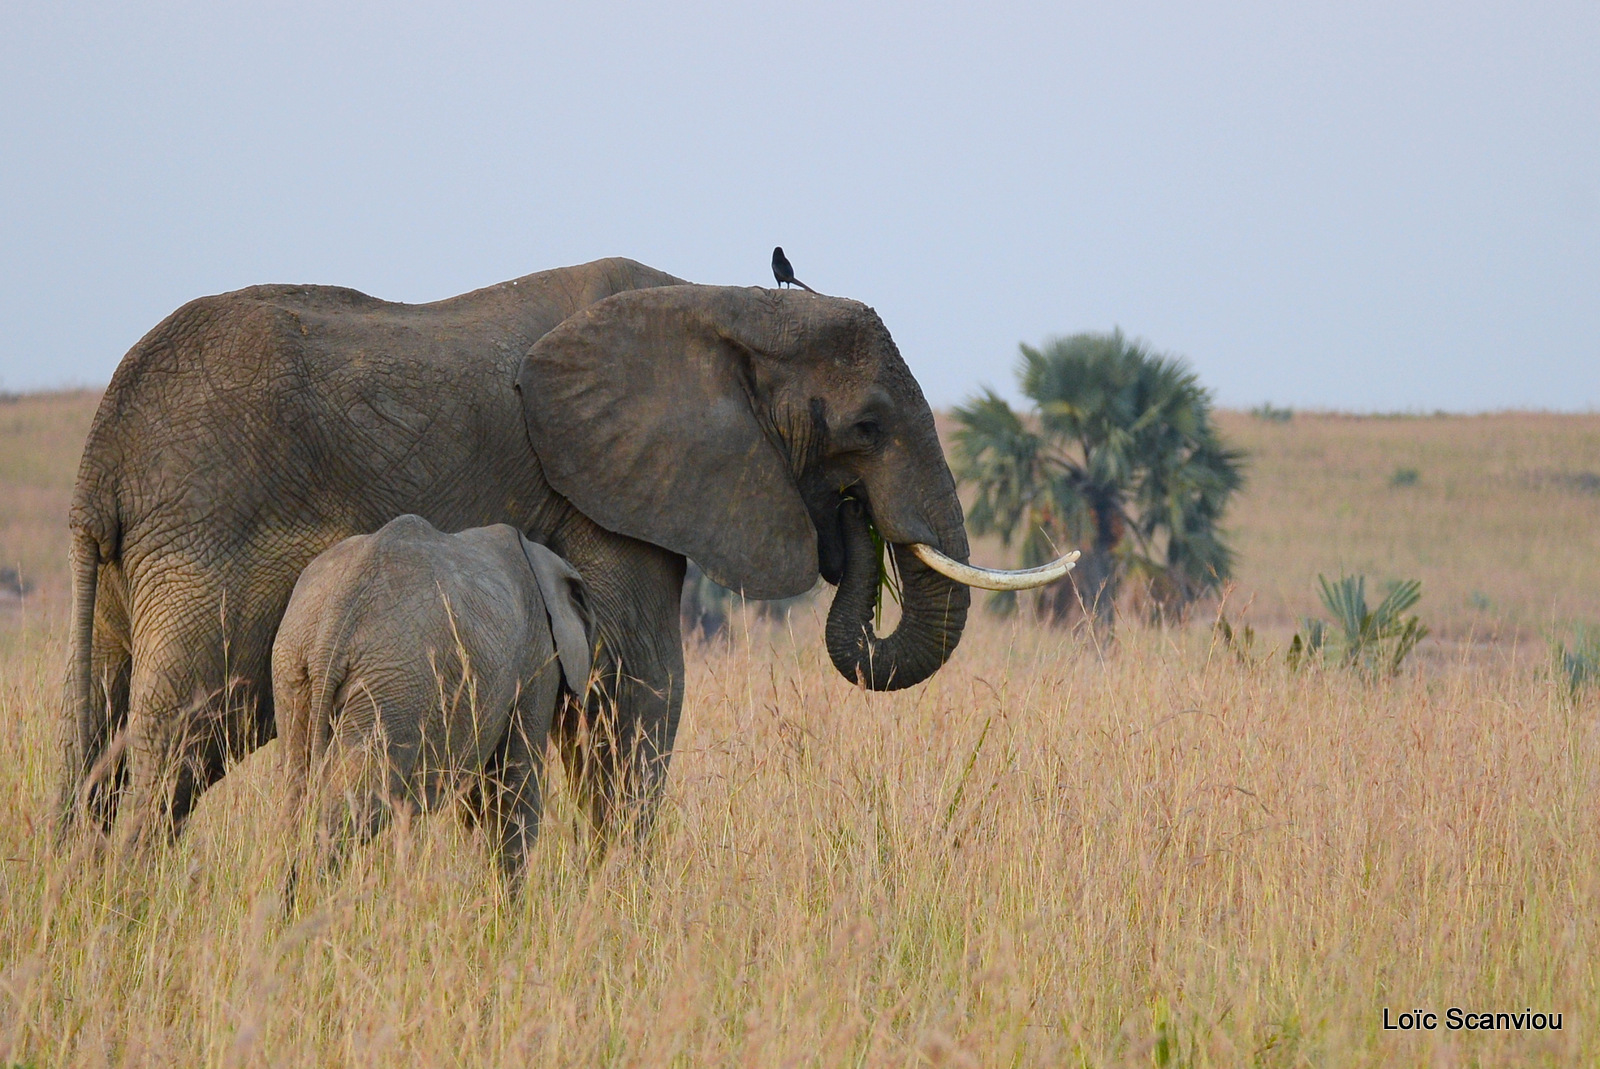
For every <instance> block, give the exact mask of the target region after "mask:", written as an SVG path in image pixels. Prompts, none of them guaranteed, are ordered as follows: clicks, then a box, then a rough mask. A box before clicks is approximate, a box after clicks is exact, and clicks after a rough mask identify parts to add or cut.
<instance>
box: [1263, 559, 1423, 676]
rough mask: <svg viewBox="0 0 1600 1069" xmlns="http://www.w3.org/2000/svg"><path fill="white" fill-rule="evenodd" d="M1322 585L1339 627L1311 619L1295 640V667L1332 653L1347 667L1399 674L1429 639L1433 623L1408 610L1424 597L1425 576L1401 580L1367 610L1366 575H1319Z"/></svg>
mask: <svg viewBox="0 0 1600 1069" xmlns="http://www.w3.org/2000/svg"><path fill="white" fill-rule="evenodd" d="M1317 583H1318V584H1319V585H1320V586H1321V588H1322V589H1321V592H1320V593H1321V596H1322V605H1323V608H1325V609H1327V610H1328V614H1329V615H1330V616H1331V617H1333V621H1332V622H1333V627H1332V628H1331V629H1330V628H1329V626H1328V624H1327V622H1325V621H1323V620H1317V619H1308V620H1307V621H1306V622H1305V626H1304V627H1303V628H1302V630H1301V631H1299V632H1296V634H1295V636H1294V638H1293V639H1292V640H1290V642H1289V666H1290V667H1291V668H1298V667H1299V666H1300V665H1301V664H1302V663H1304V662H1305V661H1306V660H1307V659H1309V658H1311V657H1315V656H1320V655H1322V654H1323V653H1324V651H1329V652H1335V653H1337V655H1338V657H1339V660H1340V663H1342V664H1343V665H1344V666H1345V667H1347V668H1355V669H1358V670H1360V671H1362V672H1365V673H1367V674H1374V675H1375V674H1377V673H1379V672H1384V673H1387V674H1388V675H1396V674H1398V673H1399V671H1400V666H1401V664H1402V663H1404V661H1405V659H1406V657H1407V656H1409V655H1410V653H1411V651H1412V650H1414V649H1416V648H1417V644H1418V643H1420V642H1421V641H1422V640H1423V639H1424V638H1427V637H1428V625H1427V624H1425V623H1423V622H1422V621H1421V620H1420V619H1418V618H1417V617H1416V616H1414V615H1407V612H1406V610H1408V609H1410V608H1411V607H1412V606H1413V605H1415V604H1416V603H1417V602H1418V601H1420V600H1422V581H1421V580H1420V579H1407V580H1406V581H1405V582H1403V583H1396V584H1395V585H1394V588H1393V589H1392V590H1390V591H1389V594H1388V596H1387V597H1385V598H1384V599H1383V601H1381V602H1379V603H1378V607H1377V608H1375V609H1371V610H1369V609H1368V608H1367V589H1366V588H1367V578H1366V576H1364V575H1346V576H1341V577H1340V578H1339V579H1338V580H1336V581H1334V582H1329V581H1328V579H1327V577H1326V576H1322V575H1319V576H1317ZM1330 647H1332V649H1331V650H1330V649H1329V648H1330Z"/></svg>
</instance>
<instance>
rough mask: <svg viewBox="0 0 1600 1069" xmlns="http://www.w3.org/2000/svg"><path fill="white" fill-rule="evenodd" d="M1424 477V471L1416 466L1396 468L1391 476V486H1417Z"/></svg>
mask: <svg viewBox="0 0 1600 1069" xmlns="http://www.w3.org/2000/svg"><path fill="white" fill-rule="evenodd" d="M1421 479H1422V473H1421V472H1420V471H1418V470H1417V469H1416V468H1396V469H1394V474H1393V475H1391V476H1389V485H1390V486H1415V485H1417V483H1418V482H1419V481H1421Z"/></svg>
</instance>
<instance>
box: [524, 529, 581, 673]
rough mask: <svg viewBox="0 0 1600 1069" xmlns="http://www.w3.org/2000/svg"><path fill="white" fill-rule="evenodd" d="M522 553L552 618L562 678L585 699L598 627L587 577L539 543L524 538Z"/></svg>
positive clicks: (551, 630) (551, 626)
mask: <svg viewBox="0 0 1600 1069" xmlns="http://www.w3.org/2000/svg"><path fill="white" fill-rule="evenodd" d="M522 552H523V553H524V554H526V555H527V558H528V563H529V564H530V565H531V566H532V567H533V575H534V578H535V579H537V580H538V581H539V593H540V594H542V595H543V596H544V608H545V611H546V612H547V613H549V614H550V634H551V637H552V638H554V639H555V643H556V657H557V658H558V659H559V660H560V661H561V674H562V675H563V676H565V677H566V679H567V688H568V689H569V690H571V691H572V692H573V693H574V694H577V695H580V696H581V695H582V694H583V693H584V691H585V689H586V688H587V687H588V685H589V658H590V648H589V636H590V634H591V633H592V632H593V627H594V623H593V617H592V616H591V615H590V613H589V595H588V591H587V589H585V587H584V585H583V576H581V575H579V574H578V569H576V568H574V567H573V566H572V565H570V564H568V563H567V562H566V561H564V560H562V559H561V558H560V557H558V556H556V554H555V553H553V552H551V551H550V550H549V549H547V548H545V547H544V546H541V545H540V544H539V543H537V542H530V541H528V540H527V539H526V538H523V539H522Z"/></svg>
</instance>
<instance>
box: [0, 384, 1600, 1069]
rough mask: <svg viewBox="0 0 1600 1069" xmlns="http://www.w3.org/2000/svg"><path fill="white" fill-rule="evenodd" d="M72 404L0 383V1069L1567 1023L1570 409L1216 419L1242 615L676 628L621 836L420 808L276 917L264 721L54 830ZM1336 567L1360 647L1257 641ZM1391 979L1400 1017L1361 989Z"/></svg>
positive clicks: (994, 1053)
mask: <svg viewBox="0 0 1600 1069" xmlns="http://www.w3.org/2000/svg"><path fill="white" fill-rule="evenodd" d="M92 405H93V398H92V396H89V395H67V396H52V397H42V398H27V399H23V400H21V401H17V402H11V403H9V404H5V405H0V510H3V511H0V558H3V560H5V561H11V560H15V561H17V562H20V564H21V565H22V571H23V573H24V576H25V577H31V579H32V581H33V582H34V584H35V586H36V590H35V593H34V594H33V595H31V596H30V597H29V598H28V599H27V600H26V601H25V602H24V603H23V605H22V606H20V607H19V606H15V605H13V606H10V607H0V812H4V813H6V814H8V815H9V819H8V820H6V821H5V822H3V824H0V1066H6V1065H10V1064H21V1065H30V1066H53V1065H80V1064H82V1065H100V1064H110V1065H173V1064H186V1065H202V1064H203V1065H213V1064H214V1065H262V1066H269V1065H270V1066H277V1065H285V1064H318V1065H323V1064H354V1065H373V1066H388V1065H395V1064H423V1065H434V1064H445V1065H479V1064H484V1065H495V1064H505V1065H528V1064H538V1065H574V1066H579V1065H583V1066H587V1065H596V1064H600V1065H640V1066H654V1065H674V1064H676V1065H686V1066H687V1065H717V1064H728V1065H752V1066H767V1065H816V1066H835V1065H864V1066H877V1065H897V1066H914V1065H930V1064H931V1065H978V1066H988V1065H1039V1066H1057V1065H1073V1064H1086V1065H1172V1066H1179V1065H1218V1066H1231V1065H1245V1064H1255V1065H1373V1066H1380V1065H1396V1064H1400V1065H1405V1064H1414V1065H1441V1064H1442V1065H1511V1064H1548V1065H1573V1064H1580V1065H1586V1064H1594V1063H1595V1062H1596V1061H1600V1031H1597V1025H1600V970H1597V961H1600V958H1597V954H1596V950H1597V949H1600V946H1597V944H1600V822H1597V821H1596V820H1595V814H1596V807H1597V803H1600V700H1597V696H1596V695H1595V694H1594V693H1593V692H1590V693H1588V694H1585V695H1583V696H1581V697H1580V700H1579V701H1578V702H1576V703H1574V702H1571V701H1568V700H1567V697H1566V695H1565V693H1564V692H1563V691H1562V690H1561V688H1559V687H1558V686H1557V684H1556V682H1555V681H1554V680H1553V679H1552V677H1551V674H1550V672H1549V667H1548V666H1549V653H1548V649H1547V645H1546V642H1547V638H1548V636H1549V635H1551V634H1556V633H1559V632H1560V631H1561V629H1562V628H1565V627H1567V626H1569V625H1571V624H1573V623H1578V622H1584V621H1588V622H1594V623H1600V541H1597V539H1600V535H1597V533H1596V532H1597V528H1600V523H1597V521H1600V494H1596V493H1593V492H1591V490H1590V489H1589V480H1587V479H1586V478H1585V477H1584V476H1585V475H1586V474H1593V473H1596V472H1600V417H1594V416H1545V415H1520V414H1513V415H1500V416H1484V417H1427V418H1405V419H1376V418H1368V419H1353V418H1346V417H1336V416H1305V415H1301V416H1297V417H1296V418H1295V419H1294V420H1293V421H1291V422H1289V423H1286V424H1278V423H1266V422H1262V421H1257V420H1253V419H1251V418H1249V417H1246V416H1242V415H1241V416H1232V415H1230V416H1228V417H1227V418H1226V426H1227V429H1228V431H1229V433H1231V434H1232V435H1234V437H1235V439H1236V440H1237V441H1238V442H1239V443H1240V444H1243V445H1245V446H1246V447H1248V448H1249V449H1250V450H1251V451H1252V455H1253V459H1252V468H1251V472H1252V482H1251V484H1250V487H1249V490H1248V492H1247V493H1246V494H1245V496H1244V497H1243V499H1242V500H1241V501H1240V502H1239V505H1238V507H1237V509H1236V511H1235V512H1234V514H1233V516H1232V517H1231V522H1232V524H1233V527H1234V530H1235V535H1236V540H1237V545H1238V546H1239V548H1240V551H1241V568H1240V576H1239V580H1238V584H1237V588H1236V589H1235V590H1234V591H1233V592H1232V593H1231V594H1230V596H1229V603H1228V611H1229V613H1230V615H1234V616H1237V615H1239V614H1243V615H1244V616H1245V618H1246V619H1248V620H1251V621H1254V622H1256V623H1257V624H1258V626H1259V627H1260V628H1261V631H1262V638H1261V639H1260V640H1258V642H1257V645H1256V647H1255V648H1254V649H1252V650H1251V651H1249V652H1247V653H1246V654H1244V655H1243V656H1240V655H1236V654H1235V653H1233V652H1231V651H1229V650H1225V649H1223V648H1221V647H1220V646H1218V645H1216V644H1215V643H1214V642H1213V640H1212V638H1211V633H1210V630H1209V628H1208V627H1206V626H1205V624H1206V623H1207V621H1206V620H1197V621H1196V623H1195V624H1194V625H1192V626H1190V627H1188V628H1185V629H1175V630H1170V631H1157V630H1150V629H1145V628H1143V627H1140V626H1137V625H1136V624H1135V623H1134V622H1133V621H1132V620H1125V621H1124V622H1123V624H1122V625H1121V626H1120V627H1119V632H1118V638H1117V641H1116V644H1115V645H1114V646H1112V647H1109V648H1101V647H1099V646H1097V645H1096V644H1095V643H1094V642H1092V641H1090V640H1088V639H1087V638H1085V637H1083V636H1074V635H1070V634H1064V633H1059V632H1051V631H1047V630H1044V629H1042V628H1039V627H1037V626H1035V625H1033V624H1031V623H1029V622H1028V621H1027V620H1026V619H1023V620H1019V621H1014V622H1002V621H998V620H995V619H992V618H989V617H987V616H985V615H984V614H981V613H975V614H974V620H973V624H972V626H971V628H970V629H969V632H968V634H967V637H966V638H965V639H964V640H963V643H962V646H961V649H960V650H959V651H958V653H957V654H956V657H955V659H954V661H953V662H952V663H951V665H950V666H948V667H947V668H946V669H945V670H943V671H942V672H940V673H939V674H938V675H936V676H935V677H934V678H933V679H932V680H931V681H930V682H929V683H928V684H926V685H924V686H921V687H919V688H916V689H914V690H912V691H910V692H906V693H901V694H893V695H865V694H862V693H860V692H857V691H855V690H853V689H851V688H849V687H847V686H846V685H845V684H844V682H843V681H842V680H840V679H839V678H838V677H837V675H836V674H835V673H834V672H833V670H832V668H831V667H830V666H829V665H828V664H827V661H826V658H825V655H824V653H823V650H822V643H821V640H820V634H819V633H818V632H819V630H820V626H819V623H818V620H817V618H816V616H815V611H816V610H805V611H803V612H802V613H801V614H799V615H798V616H797V618H795V619H794V620H793V621H792V624H791V627H790V629H789V630H787V631H784V630H771V629H769V628H768V627H767V626H766V625H763V624H756V623H751V622H745V623H743V624H742V625H741V626H738V627H736V628H735V635H734V638H733V641H731V642H730V643H728V644H727V645H725V646H721V645H719V646H715V647H711V648H708V649H703V650H696V651H692V652H691V655H690V658H689V661H690V668H689V672H690V676H689V680H688V695H689V697H688V700H687V702H686V705H685V716H684V725H683V729H682V733H681V735H680V737H679V751H678V753H677V756H676V759H675V761H674V765H673V769H672V776H671V780H670V784H669V789H668V797H667V801H666V805H665V809H664V814H663V820H662V824H661V827H660V829H659V832H658V834H657V835H656V837H655V838H654V840H653V841H652V842H651V843H650V844H648V846H646V847H643V848H630V849H625V850H621V851H617V852H615V853H613V854H612V855H611V857H610V858H609V859H608V861H607V863H606V865H605V866H604V867H602V868H601V869H600V870H598V871H594V872H589V871H586V870H585V867H584V866H583V865H582V864H581V862H580V860H579V857H580V854H579V850H578V845H577V844H578V842H579V836H578V833H577V830H578V821H577V819H576V817H575V816H574V814H573V813H572V811H571V808H570V806H569V805H568V804H567V803H566V801H565V796H564V795H563V794H562V792H561V790H560V788H559V784H558V786H557V789H556V791H555V792H554V797H553V812H552V813H551V819H550V821H549V823H548V824H547V826H546V831H547V833H546V834H545V835H544V837H543V838H542V839H541V842H540V846H539V849H538V852H537V855H536V857H535V860H534V862H533V867H532V875H531V877H530V882H529V885H528V887H527V888H526V890H525V891H524V893H523V894H522V895H521V896H520V897H518V898H515V899H508V898H506V897H505V896H503V895H502V894H500V893H499V890H498V888H497V887H496V886H495V884H494V881H493V879H492V875H491V871H492V870H491V867H490V865H489V864H488V862H487V857H486V853H485V851H484V850H483V848H482V845H481V843H478V842H475V841H473V839H472V838H471V836H470V835H469V834H468V833H467V832H465V831H463V830H462V829H461V828H460V827H459V826H458V825H457V824H455V823H454V822H452V821H449V820H445V819H436V820H433V821H429V822H427V823H425V824H423V825H422V826H420V827H418V828H413V829H410V830H409V831H408V832H406V833H404V834H389V835H386V836H384V837H383V838H382V839H381V840H380V842H379V843H378V844H375V846H374V847H373V848H371V849H369V850H366V851H363V852H360V853H359V854H358V855H357V857H356V858H355V860H354V862H353V864H352V865H351V867H350V869H349V870H348V871H347V872H346V873H345V874H344V876H343V877H342V878H341V879H340V881H339V882H338V883H337V885H336V886H335V887H333V888H332V889H331V890H330V891H329V892H328V893H327V895H326V898H325V899H324V900H323V901H321V902H320V903H319V904H317V905H315V906H314V907H313V908H311V909H310V910H309V911H308V912H307V913H306V914H305V915H304V916H303V917H300V918H297V919H295V920H293V921H292V922H291V921H286V920H284V919H283V918H282V917H281V916H280V913H279V908H278V902H279V891H280V888H281V885H282V879H283V870H284V865H285V860H284V851H283V849H282V847H281V845H280V841H281V840H280V838H279V837H278V836H277V835H276V834H275V829H274V828H273V827H272V826H271V823H270V820H269V818H268V817H266V816H265V814H268V813H270V812H271V811H272V808H273V805H274V802H275V798H276V791H275V787H276V775H275V767H274V761H275V750H276V747H275V745H273V746H269V747H267V748H266V749H264V750H262V751H260V752H259V753H257V754H256V755H254V756H253V757H251V758H250V759H248V760H247V761H245V762H244V763H243V764H242V765H241V766H240V767H238V768H237V769H236V770H235V771H234V772H233V773H232V774H231V775H230V776H229V777H228V779H227V780H225V781H224V783H223V784H222V785H221V786H220V787H218V788H217V789H215V790H213V791H212V792H211V793H210V794H209V795H208V796H207V797H206V799H205V801H204V802H203V803H202V806H201V809H200V811H199V813H198V815H197V817H196V819H195V822H194V824H193V826H192V828H191V831H190V833H189V834H188V835H187V836H186V837H185V838H184V839H183V840H182V842H181V843H180V844H179V845H178V846H177V847H176V848H174V849H173V850H171V851H169V852H167V853H165V854H164V855H162V856H161V857H159V858H158V859H157V860H156V861H155V862H154V863H143V864H140V863H133V862H128V861H122V860H117V859H111V860H103V859H102V860H90V859H86V858H84V857H78V856H68V857H61V856H56V855H54V854H53V853H52V851H51V849H50V846H49V843H48V839H47V836H46V834H45V824H46V820H47V816H48V814H47V812H46V803H47V799H48V797H49V796H50V788H51V785H52V783H53V777H54V775H55V759H56V758H55V752H54V749H55V747H54V741H53V740H54V738H55V730H56V727H55V714H56V708H57V704H58V700H59V699H58V692H59V680H60V676H61V667H62V650H63V645H62V643H63V638H62V628H61V612H62V604H63V601H62V597H63V592H64V589H65V580H64V567H63V562H62V560H60V559H59V558H61V557H63V556H64V548H63V542H62V537H61V529H62V519H63V516H64V512H65V504H66V500H67V493H68V489H69V488H70V482H71V477H72V473H73V471H74V470H75V462H76V449H77V447H78V443H80V442H81V439H82V433H83V430H84V429H85V427H86V425H87V420H88V417H89V415H90V414H91V412H92ZM1404 468H1409V469H1414V470H1415V471H1416V472H1417V476H1416V478H1415V479H1414V480H1411V479H1408V478H1401V479H1398V480H1396V479H1395V473H1396V472H1397V470H1399V469H1404ZM1391 482H1399V483H1401V484H1402V485H1391ZM984 552H985V553H988V554H993V553H995V552H996V550H995V547H993V546H986V547H984ZM991 559H993V557H991ZM1341 568H1343V569H1345V570H1352V571H1354V570H1360V571H1364V572H1366V573H1367V574H1368V575H1369V577H1371V578H1372V579H1373V580H1374V581H1375V582H1381V581H1383V580H1386V579H1394V578H1404V577H1410V576H1419V577H1421V578H1422V579H1423V581H1424V599H1423V601H1422V603H1421V605H1420V606H1419V611H1420V613H1421V614H1422V616H1423V617H1424V618H1425V619H1426V620H1428V621H1429V622H1430V623H1431V624H1433V626H1434V628H1435V632H1436V636H1438V637H1436V638H1435V639H1432V640H1430V642H1429V646H1428V650H1427V651H1426V656H1424V657H1420V658H1418V659H1417V660H1416V661H1415V663H1414V664H1413V665H1412V666H1411V667H1410V668H1409V669H1408V670H1407V671H1406V672H1404V673H1402V674H1401V675H1400V676H1399V677H1398V678H1395V679H1393V680H1378V681H1366V680H1363V679H1362V678H1360V677H1358V676H1355V675H1353V674H1351V673H1348V672H1344V671H1341V670H1338V669H1336V668H1331V667H1320V666H1317V667H1313V668H1311V669H1308V670H1304V671H1301V672H1290V671H1289V670H1288V669H1287V668H1286V667H1285V665H1284V663H1283V657H1282V653H1281V646H1282V642H1281V635H1283V634H1286V633H1287V630H1288V628H1290V627H1292V626H1293V623H1294V621H1295V619H1296V618H1297V617H1298V616H1300V615H1303V614H1306V613H1309V612H1312V611H1314V610H1315V608H1316V604H1315V599H1314V595H1313V587H1312V583H1313V581H1314V577H1315V575H1316V574H1317V573H1318V572H1324V573H1330V574H1332V573H1337V572H1338V571H1339V570H1340V569H1341ZM1275 646H1276V647H1278V648H1276V649H1275V648H1274V647H1275ZM1450 1007H1460V1008H1461V1009H1462V1010H1464V1011H1470V1012H1474V1013H1479V1012H1496V1011H1504V1012H1522V1011H1524V1010H1525V1009H1527V1008H1531V1009H1532V1010H1533V1011H1535V1012H1541V1013H1546V1012H1548V1013H1560V1014H1561V1015H1562V1029H1561V1030H1560V1031H1542V1032H1538V1031H1521V1032H1518V1031H1466V1030H1461V1031H1452V1030H1450V1029H1448V1028H1447V1027H1445V1023H1444V1021H1445V1018H1444V1014H1445V1013H1446V1011H1447V1010H1448V1009H1449V1008H1450ZM1417 1008H1420V1009H1423V1010H1425V1011H1428V1010H1431V1011H1434V1012H1437V1013H1438V1014H1439V1015H1440V1026H1439V1028H1438V1029H1436V1030H1433V1031H1421V1032H1400V1031H1392V1030H1385V1029H1384V1027H1383V1023H1384V1018H1383V1014H1384V1011H1385V1010H1386V1009H1387V1010H1388V1013H1389V1018H1390V1020H1391V1021H1394V1020H1396V1019H1397V1018H1398V1015H1399V1014H1400V1013H1402V1012H1407V1011H1410V1010H1412V1009H1417Z"/></svg>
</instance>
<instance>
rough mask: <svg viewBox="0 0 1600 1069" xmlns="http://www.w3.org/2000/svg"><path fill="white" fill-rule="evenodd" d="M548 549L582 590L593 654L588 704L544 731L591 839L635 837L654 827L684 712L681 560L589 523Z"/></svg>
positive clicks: (653, 547)
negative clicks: (594, 633)
mask: <svg viewBox="0 0 1600 1069" xmlns="http://www.w3.org/2000/svg"><path fill="white" fill-rule="evenodd" d="M557 550H558V552H560V553H562V555H563V556H566V557H567V558H568V559H569V560H571V561H572V562H573V564H574V565H575V566H576V567H577V569H578V571H579V572H581V573H582V574H583V577H584V580H585V582H586V583H587V585H588V587H589V591H590V596H591V598H592V601H593V606H592V608H593V610H594V615H595V619H596V620H597V621H598V624H599V633H600V637H599V647H600V648H599V654H598V656H597V657H596V658H595V675H596V679H595V685H594V687H592V688H591V690H590V693H589V696H588V701H587V702H586V703H585V705H584V707H583V708H582V709H581V710H579V709H576V708H573V707H568V708H567V709H565V710H564V711H563V712H562V714H561V715H560V717H559V718H558V719H557V721H556V723H555V725H554V726H553V732H552V733H553V735H554V737H555V739H556V743H557V746H558V748H559V750H560V752H561V756H562V763H563V764H564V765H565V766H566V769H567V773H568V777H569V779H571V780H572V781H573V782H574V784H575V785H576V788H577V791H578V796H579V801H580V804H582V805H583V806H584V808H585V809H586V810H587V811H588V813H589V817H590V820H591V822H592V824H593V826H594V828H595V830H596V832H597V833H598V835H599V839H600V840H601V841H602V842H603V841H604V840H605V839H607V838H610V837H612V836H614V835H615V833H616V832H617V831H618V830H619V829H620V827H621V826H622V825H625V824H631V825H632V826H633V828H634V830H635V832H636V834H638V835H639V836H641V837H643V836H644V835H646V834H648V832H649V830H650V828H651V827H652V826H653V824H654V820H655V811H656V807H657V805H658V804H659V802H660V797H661V790H662V787H663V785H664V783H665V780H666V774H667V766H668V764H669V763H670V761H671V759H672V745H673V741H674V739H675V738H676V737H677V733H678V717H679V715H680V713H681V712H682V709H683V640H682V637H681V634H680V631H679V600H680V597H681V594H682V590H683V575H684V566H685V562H684V559H683V558H682V557H680V556H678V555H677V554H676V553H672V552H669V551H667V550H664V549H661V548H660V547H658V546H653V545H650V544H648V543H645V542H639V541H636V540H634V539H631V538H624V537H622V536H620V535H615V534H612V533H610V532H608V531H604V530H601V529H600V528H598V527H592V525H591V526H590V527H588V528H586V529H584V530H582V531H579V532H575V533H574V534H573V535H572V536H570V537H569V538H567V539H566V540H565V541H564V542H563V544H562V545H561V546H559V547H557ZM597 845H599V844H598V843H597Z"/></svg>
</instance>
